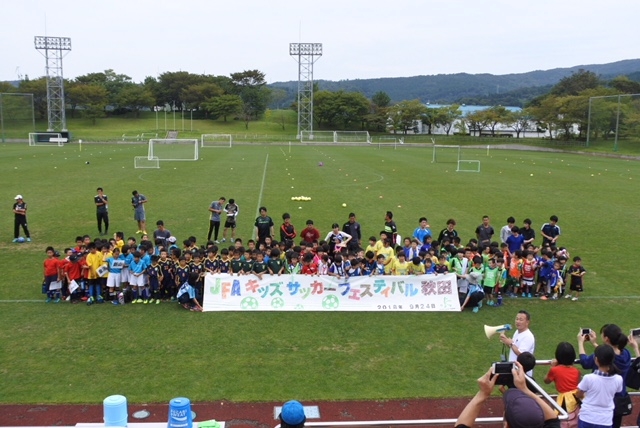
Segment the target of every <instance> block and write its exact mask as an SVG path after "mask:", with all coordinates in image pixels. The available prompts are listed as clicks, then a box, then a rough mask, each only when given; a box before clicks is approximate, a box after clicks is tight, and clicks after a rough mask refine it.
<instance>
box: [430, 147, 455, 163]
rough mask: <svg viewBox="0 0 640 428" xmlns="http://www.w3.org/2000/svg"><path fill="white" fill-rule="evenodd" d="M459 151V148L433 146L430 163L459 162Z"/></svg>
mask: <svg viewBox="0 0 640 428" xmlns="http://www.w3.org/2000/svg"><path fill="white" fill-rule="evenodd" d="M460 150H461V149H460V146H450V145H443V144H434V145H433V157H432V159H431V163H457V162H458V161H460Z"/></svg>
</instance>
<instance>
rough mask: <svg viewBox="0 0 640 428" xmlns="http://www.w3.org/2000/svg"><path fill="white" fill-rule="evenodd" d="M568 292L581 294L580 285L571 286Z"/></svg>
mask: <svg viewBox="0 0 640 428" xmlns="http://www.w3.org/2000/svg"><path fill="white" fill-rule="evenodd" d="M569 290H571V291H578V292H582V284H571V285H570V286H569Z"/></svg>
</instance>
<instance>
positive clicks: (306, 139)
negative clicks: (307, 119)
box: [300, 131, 336, 143]
mask: <svg viewBox="0 0 640 428" xmlns="http://www.w3.org/2000/svg"><path fill="white" fill-rule="evenodd" d="M300 142H301V143H335V142H336V132H335V131H302V132H300Z"/></svg>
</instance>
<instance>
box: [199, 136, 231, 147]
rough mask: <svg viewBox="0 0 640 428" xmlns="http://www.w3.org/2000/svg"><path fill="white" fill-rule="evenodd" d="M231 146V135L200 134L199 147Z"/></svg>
mask: <svg viewBox="0 0 640 428" xmlns="http://www.w3.org/2000/svg"><path fill="white" fill-rule="evenodd" d="M232 145H233V136H232V135H231V134H202V135H201V136H200V147H225V148H230V147H231V146H232Z"/></svg>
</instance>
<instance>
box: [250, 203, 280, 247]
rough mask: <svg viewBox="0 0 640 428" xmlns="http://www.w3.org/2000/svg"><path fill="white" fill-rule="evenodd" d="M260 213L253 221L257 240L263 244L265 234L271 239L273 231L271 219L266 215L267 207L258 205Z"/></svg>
mask: <svg viewBox="0 0 640 428" xmlns="http://www.w3.org/2000/svg"><path fill="white" fill-rule="evenodd" d="M259 211H260V215H259V216H258V217H257V218H256V222H255V223H254V227H255V232H254V233H255V235H256V236H257V238H258V242H259V243H261V244H264V242H265V239H266V238H267V236H270V237H271V239H273V238H274V237H275V235H274V233H273V220H272V219H271V217H269V216H268V215H267V207H260V209H259Z"/></svg>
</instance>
